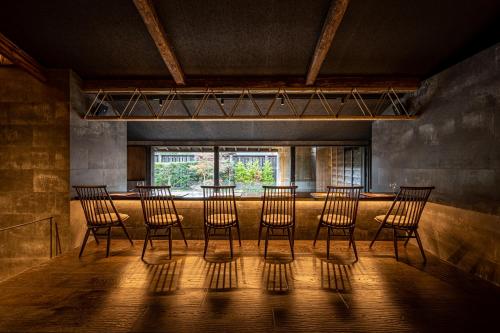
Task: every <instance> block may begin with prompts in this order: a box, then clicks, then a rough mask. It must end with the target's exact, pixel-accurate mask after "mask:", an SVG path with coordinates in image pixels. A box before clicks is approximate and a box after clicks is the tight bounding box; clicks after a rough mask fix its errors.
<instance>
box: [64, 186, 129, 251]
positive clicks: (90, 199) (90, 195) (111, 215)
mask: <svg viewBox="0 0 500 333" xmlns="http://www.w3.org/2000/svg"><path fill="white" fill-rule="evenodd" d="M73 188H74V189H75V190H76V193H77V194H78V199H79V200H80V203H81V205H82V208H83V213H84V214H85V219H86V220H87V232H86V233H85V237H84V238H83V244H82V247H81V249H80V254H79V257H81V256H82V254H83V250H84V249H85V245H86V244H87V240H88V238H89V234H90V232H92V233H93V235H94V238H95V240H96V243H97V244H99V240H98V236H107V245H106V257H108V256H109V249H110V245H111V229H112V228H114V227H120V228H122V229H123V232H124V233H125V235H126V236H127V238H128V240H129V241H130V244H132V245H134V243H133V242H132V239H131V238H130V236H129V234H128V232H127V229H126V228H125V225H124V224H123V222H124V221H126V220H128V218H129V216H128V215H127V214H121V213H118V211H117V210H116V207H115V205H114V203H113V200H111V197H110V196H109V193H108V190H107V187H106V185H95V186H94V185H92V186H87V185H79V186H73ZM100 229H107V231H106V233H105V234H99V233H98V231H99V230H100Z"/></svg>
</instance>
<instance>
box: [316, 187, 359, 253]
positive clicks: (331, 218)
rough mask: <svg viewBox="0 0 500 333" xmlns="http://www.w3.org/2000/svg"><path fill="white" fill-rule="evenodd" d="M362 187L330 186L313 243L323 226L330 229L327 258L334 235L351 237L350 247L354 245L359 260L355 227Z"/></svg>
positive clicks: (327, 239)
mask: <svg viewBox="0 0 500 333" xmlns="http://www.w3.org/2000/svg"><path fill="white" fill-rule="evenodd" d="M362 188H363V187H362V186H356V187H345V186H328V194H327V195H326V198H325V204H324V205H323V211H322V212H321V215H319V216H318V220H319V222H318V228H317V229H316V236H315V237H314V243H313V246H315V245H316V240H317V239H318V235H319V232H320V230H321V228H322V227H326V228H327V230H328V235H327V238H326V258H327V259H330V239H333V238H334V236H344V237H348V238H349V247H350V246H351V245H352V248H353V250H354V255H355V257H356V261H357V260H358V251H357V250H356V242H355V240H354V228H355V226H356V215H357V213H358V203H359V194H360V192H361V189H362ZM335 230H340V231H342V234H337V235H335V233H334V232H335ZM346 232H347V233H346Z"/></svg>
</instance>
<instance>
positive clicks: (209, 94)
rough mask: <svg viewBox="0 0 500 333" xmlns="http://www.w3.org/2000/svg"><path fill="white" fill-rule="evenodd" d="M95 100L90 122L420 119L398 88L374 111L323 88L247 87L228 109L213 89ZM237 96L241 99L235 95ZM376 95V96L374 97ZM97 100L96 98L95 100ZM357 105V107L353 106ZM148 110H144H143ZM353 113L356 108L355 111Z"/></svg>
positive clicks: (102, 95) (354, 95)
mask: <svg viewBox="0 0 500 333" xmlns="http://www.w3.org/2000/svg"><path fill="white" fill-rule="evenodd" d="M87 95H88V96H89V97H91V98H90V100H91V103H90V106H89V107H88V109H87V111H86V113H85V114H84V115H82V118H83V119H86V120H108V121H109V120H116V121H166V120H170V121H181V120H199V121H201V120H204V121H211V120H212V121H216V120H219V121H220V120H338V121H342V120H368V121H373V120H412V119H415V118H416V115H414V114H411V113H409V112H408V109H407V108H406V106H405V104H404V103H403V102H402V101H401V99H400V97H399V96H398V94H397V93H396V92H395V90H394V89H392V88H388V89H387V91H385V92H384V93H382V94H378V96H379V97H378V99H377V102H376V104H375V106H372V107H371V108H370V107H369V106H368V104H367V103H366V101H365V98H364V97H363V94H362V93H360V92H359V91H358V89H356V88H353V89H352V90H351V91H350V93H348V94H343V95H342V97H341V101H340V104H339V105H337V106H335V105H332V104H331V101H332V100H338V99H339V98H340V97H339V94H336V95H335V96H334V97H330V98H328V96H327V95H326V94H325V92H324V91H323V90H322V89H321V88H316V89H314V91H313V92H312V93H311V92H307V93H304V92H294V91H292V92H290V91H287V90H286V89H284V88H277V89H275V90H265V91H262V90H258V91H253V92H252V91H251V90H250V89H248V88H243V89H241V91H240V92H239V94H232V95H231V99H232V100H235V103H234V104H233V105H232V107H231V108H230V109H228V110H226V108H225V107H224V105H223V103H222V101H221V98H227V97H225V96H227V95H225V94H223V93H222V94H221V93H217V92H216V91H214V90H213V89H211V88H206V89H205V90H203V91H199V92H195V93H193V92H191V91H190V92H188V93H186V92H183V91H178V90H177V89H175V88H171V89H170V90H168V91H166V92H162V93H160V94H159V93H151V92H147V93H143V92H142V91H141V90H140V89H135V90H131V91H130V92H120V93H116V92H107V91H104V90H99V91H98V92H97V93H96V94H87ZM113 95H123V96H127V97H128V101H127V103H126V104H125V106H124V107H122V109H121V110H119V108H118V107H117V106H116V105H113V104H114V103H115V100H114V99H113ZM185 95H190V96H199V98H197V100H198V103H197V104H196V106H195V108H194V110H190V108H189V107H188V106H187V104H186V103H185V100H184V98H183V96H185ZM235 95H237V96H238V97H237V98H234V96H235ZM258 95H265V96H269V95H274V98H273V99H272V101H271V102H270V104H269V105H268V106H267V108H264V109H263V108H262V106H261V105H259V103H257V101H256V100H255V97H256V96H258ZM298 96H300V97H301V98H304V97H308V99H307V102H306V104H305V105H304V107H303V108H302V110H299V109H298V106H297V105H296V103H294V100H293V98H294V97H298ZM371 96H373V94H371ZM92 97H93V98H92ZM153 99H160V100H161V101H162V103H159V106H158V107H157V106H153V105H152V104H151V100H153ZM245 99H247V100H248V101H249V102H250V105H252V107H253V111H254V115H249V114H245V115H243V114H241V113H240V114H238V111H239V108H240V107H241V104H242V101H244V100H245ZM278 99H281V101H282V105H286V109H287V111H288V114H279V115H277V114H273V113H272V111H273V107H274V105H275V103H276V100H278ZM315 99H317V100H318V101H319V102H320V105H321V107H322V109H323V110H324V112H325V113H324V114H314V115H312V114H307V111H308V110H309V107H310V105H311V102H312V101H313V100H315ZM140 100H142V101H143V102H144V104H145V105H146V108H145V109H146V110H147V111H148V114H146V115H144V114H142V115H137V114H134V112H135V111H136V107H137V105H138V103H139V101H140ZM174 100H178V101H180V103H181V105H182V107H183V109H184V111H185V112H186V115H178V114H177V115H176V114H173V113H171V112H169V111H170V110H171V108H172V105H173V102H174ZM209 100H210V101H215V102H216V105H217V109H218V110H220V114H219V115H213V114H212V115H204V114H203V111H204V110H205V106H206V104H207V102H208V101H209ZM351 100H353V101H354V103H355V105H356V106H357V111H358V113H359V114H352V112H351V114H343V113H342V112H343V111H344V108H345V105H346V104H347V102H349V101H351ZM103 105H106V106H108V107H110V109H111V110H112V113H113V114H112V115H105V114H103V113H102V112H99V110H100V109H101V107H102V106H103ZM353 105H354V104H353ZM143 109H144V108H143ZM387 110H390V111H391V112H392V113H393V114H387ZM351 111H353V109H351Z"/></svg>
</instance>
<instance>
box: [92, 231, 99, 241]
mask: <svg viewBox="0 0 500 333" xmlns="http://www.w3.org/2000/svg"><path fill="white" fill-rule="evenodd" d="M92 234H93V235H94V239H95V243H96V244H97V245H99V239H98V238H97V234H96V229H94V228H92Z"/></svg>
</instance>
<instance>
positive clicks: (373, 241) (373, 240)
mask: <svg viewBox="0 0 500 333" xmlns="http://www.w3.org/2000/svg"><path fill="white" fill-rule="evenodd" d="M384 224H385V223H381V224H380V227H379V228H378V230H377V233H376V234H375V237H373V239H372V241H371V243H370V246H369V248H370V249H371V248H372V245H373V243H375V240H376V239H377V237H378V235H379V234H380V232H381V231H382V228H383V227H384Z"/></svg>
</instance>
